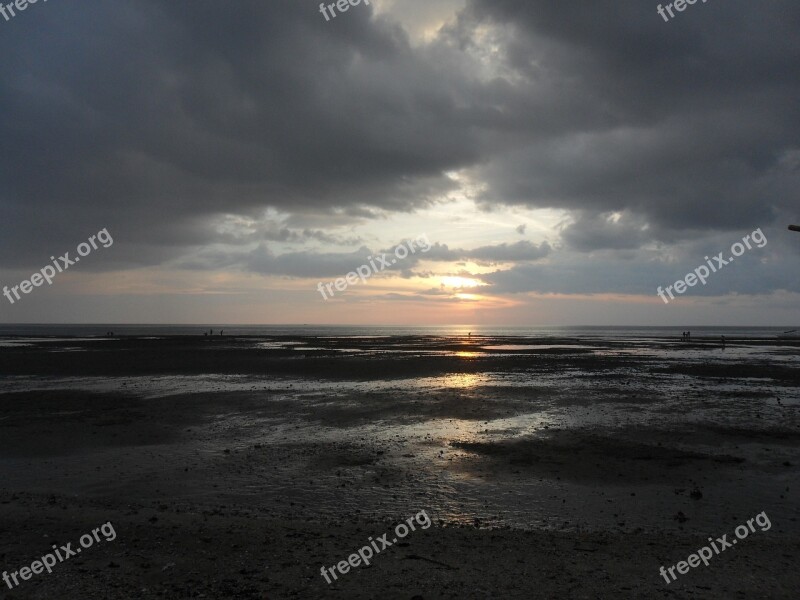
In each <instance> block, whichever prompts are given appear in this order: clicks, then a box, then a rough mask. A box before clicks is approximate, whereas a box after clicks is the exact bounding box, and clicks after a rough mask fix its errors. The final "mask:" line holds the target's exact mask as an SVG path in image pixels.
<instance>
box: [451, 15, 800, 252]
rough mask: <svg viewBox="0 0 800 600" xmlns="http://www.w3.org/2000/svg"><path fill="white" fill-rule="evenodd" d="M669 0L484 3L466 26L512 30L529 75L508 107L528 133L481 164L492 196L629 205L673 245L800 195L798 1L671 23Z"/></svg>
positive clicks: (507, 53)
mask: <svg viewBox="0 0 800 600" xmlns="http://www.w3.org/2000/svg"><path fill="white" fill-rule="evenodd" d="M656 4H657V3H655V2H632V1H623V2H620V1H619V0H598V1H594V2H586V3H581V4H580V5H579V6H577V5H576V4H575V3H567V2H550V1H549V0H532V1H530V0H525V1H522V0H474V1H473V2H472V4H471V10H470V11H469V13H468V16H464V17H462V20H461V23H460V25H459V29H458V31H457V33H454V34H453V35H458V36H460V37H463V36H465V35H468V32H470V31H472V30H474V27H475V24H476V23H491V24H503V25H506V26H507V27H508V31H509V34H508V37H507V38H506V43H505V45H504V46H502V52H503V59H504V62H505V64H506V66H507V68H508V69H509V70H511V71H512V72H514V73H515V74H516V75H518V76H522V77H523V82H522V83H518V84H517V85H516V86H514V87H510V86H509V87H508V89H507V93H505V94H502V96H498V103H499V105H500V106H502V107H503V108H504V109H505V110H504V114H506V115H509V117H508V118H509V120H514V121H516V122H515V123H514V124H515V126H516V127H518V128H525V129H527V131H528V132H529V136H528V138H527V139H521V140H520V141H519V143H518V145H517V146H516V147H515V148H513V149H510V150H508V151H506V152H503V153H501V154H500V155H499V156H495V157H493V158H492V160H491V161H490V162H489V164H487V165H486V166H485V167H484V168H483V169H481V170H480V171H479V176H481V177H483V178H486V179H487V180H488V183H489V186H488V190H487V192H486V194H485V195H484V201H485V202H487V203H519V204H526V205H529V206H534V207H557V208H569V209H582V210H585V211H588V213H595V214H597V213H605V212H611V211H623V210H627V211H630V212H631V213H632V214H633V215H635V216H638V217H639V218H641V219H646V220H647V221H649V222H650V224H651V225H652V229H651V231H650V237H651V239H653V238H655V239H662V240H666V241H672V240H676V239H681V238H682V237H686V232H685V231H684V230H686V229H691V230H693V233H694V232H695V231H696V230H702V229H708V230H714V229H716V230H724V229H731V228H736V227H747V226H756V224H760V223H767V222H771V221H773V220H774V219H775V217H776V216H777V215H778V214H782V213H783V212H784V211H785V210H786V209H788V208H789V207H791V206H794V205H796V198H795V194H796V190H797V187H798V184H800V172H798V169H797V168H796V166H793V167H792V166H788V165H787V164H786V160H785V158H786V156H787V155H792V153H793V152H794V153H796V151H797V145H798V137H799V134H800V113H798V111H797V109H796V98H797V97H798V94H799V93H800V79H798V77H797V72H798V68H799V67H800V38H798V36H797V35H795V33H794V32H795V31H796V28H797V26H798V25H799V24H800V5H798V4H797V3H796V2H791V1H789V0H785V1H776V2H770V3H756V2H752V1H747V0H731V1H726V2H724V3H722V2H710V3H707V4H704V5H699V4H698V5H695V6H693V7H689V10H686V11H685V12H683V13H678V16H677V18H676V19H674V20H673V21H671V22H669V23H665V22H663V20H662V19H661V18H660V17H659V16H658V15H657V13H656ZM526 106H527V110H523V109H524V108H525V107H526ZM526 113H527V114H526ZM523 115H525V117H526V118H523ZM588 213H587V214H588ZM581 226H582V224H579V225H577V226H576V228H575V229H573V230H572V232H573V233H575V234H577V233H578V231H577V229H579V228H580V227H581ZM639 238H640V239H639V242H640V243H643V242H645V241H646V240H647V239H648V236H639ZM627 239H628V240H630V239H631V238H627ZM579 240H580V241H579ZM570 241H571V242H579V243H577V244H576V247H579V248H581V249H585V250H588V249H591V248H592V244H591V243H589V242H588V241H587V239H586V238H583V239H581V238H579V237H578V236H577V235H573V236H571V238H570ZM595 241H596V242H597V243H598V244H599V245H600V247H606V246H607V245H608V242H609V240H608V239H607V237H605V236H602V235H601V236H596V237H595Z"/></svg>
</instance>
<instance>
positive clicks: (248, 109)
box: [0, 0, 480, 264]
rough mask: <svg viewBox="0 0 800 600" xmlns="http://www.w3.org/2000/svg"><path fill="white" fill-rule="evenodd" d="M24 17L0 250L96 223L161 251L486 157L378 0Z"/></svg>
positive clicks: (59, 7)
mask: <svg viewBox="0 0 800 600" xmlns="http://www.w3.org/2000/svg"><path fill="white" fill-rule="evenodd" d="M23 16H24V18H19V19H16V20H15V21H14V22H13V23H4V24H3V32H2V33H3V36H2V38H0V49H2V54H3V57H4V60H3V61H2V63H1V64H0V76H1V77H2V83H1V84H0V86H2V87H0V94H2V99H3V111H4V118H3V121H2V125H0V136H2V140H3V142H2V143H3V144H4V146H5V148H6V149H7V151H6V152H5V153H4V155H5V157H6V159H5V160H4V161H3V163H4V164H3V166H2V169H3V172H2V174H3V185H2V188H0V219H2V221H3V222H4V223H8V222H10V221H11V220H12V219H13V221H14V222H15V224H16V227H15V228H14V230H13V231H10V232H8V235H5V236H3V237H2V241H0V252H1V254H2V257H3V260H4V262H5V263H6V264H15V263H20V262H28V261H30V260H34V259H33V256H32V255H35V256H36V257H38V256H39V255H40V254H41V238H42V237H43V235H44V234H46V235H47V239H48V240H50V241H51V242H53V244H54V246H57V247H58V248H60V247H61V246H63V245H65V244H66V245H68V246H71V245H72V244H73V240H74V239H76V238H77V239H80V238H81V237H83V233H84V229H85V228H87V227H88V229H90V230H93V231H96V229H97V228H98V227H102V226H106V227H109V229H112V230H114V231H115V232H116V233H117V235H118V236H119V237H120V239H121V240H124V242H125V243H126V244H128V243H140V244H145V245H149V246H152V247H153V249H154V250H153V251H152V252H153V254H154V255H156V256H159V255H163V256H164V257H166V256H169V255H171V254H173V253H174V252H175V251H176V249H178V248H180V247H182V246H192V245H196V244H203V243H204V242H208V241H209V237H208V236H209V231H208V228H207V227H205V226H203V224H202V219H203V218H207V219H209V220H210V219H211V218H213V217H216V216H217V215H221V214H230V213H237V214H243V215H251V216H252V215H256V214H259V213H260V212H261V211H262V210H263V208H265V207H267V206H272V207H277V208H279V209H282V210H285V211H293V210H305V211H311V212H314V211H316V212H324V211H330V210H332V209H334V208H336V207H344V209H345V210H348V211H350V213H351V214H353V215H355V214H360V215H361V216H370V215H371V212H370V208H369V207H370V206H373V207H377V208H379V209H381V210H384V211H385V210H390V211H408V210H411V209H413V208H414V207H418V206H424V205H425V204H427V203H428V202H430V199H431V197H432V196H433V195H435V194H439V193H441V192H442V191H445V190H447V189H448V188H450V187H452V183H451V182H450V181H449V180H448V179H446V178H444V177H442V175H441V173H442V171H443V170H446V169H450V168H455V167H459V166H461V165H463V164H469V163H471V162H473V161H474V160H476V159H477V158H478V156H479V148H480V144H479V143H478V140H477V139H476V138H475V135H474V132H473V130H472V129H471V128H470V126H469V123H464V121H463V118H461V117H459V114H460V110H459V108H458V106H457V103H458V102H460V101H461V100H460V98H459V96H460V93H459V90H458V86H457V84H456V83H448V81H447V78H445V77H442V76H441V73H440V72H439V68H438V67H437V66H436V65H435V64H433V63H431V62H429V61H426V60H424V57H422V56H419V55H417V54H416V53H414V52H413V51H412V50H411V49H410V47H409V44H408V42H407V39H406V37H405V35H404V33H403V31H402V30H401V29H400V28H398V27H396V26H393V25H391V24H388V23H385V22H383V21H380V20H372V21H371V20H370V19H371V16H372V9H371V8H370V7H367V6H364V7H362V10H359V11H352V12H351V13H350V14H348V15H347V16H348V18H347V19H341V20H340V22H337V23H336V24H335V25H334V24H333V23H326V22H325V21H324V19H323V18H321V16H320V15H319V13H318V12H317V5H316V4H314V3H309V2H295V1H288V0H285V1H277V2H258V1H255V0H251V1H241V2H237V3H236V4H235V5H233V4H231V5H227V4H226V5H223V4H220V3H219V2H211V1H208V0H199V1H195V2H192V3H190V4H185V3H172V2H155V1H148V0H143V1H139V2H125V1H123V0H112V1H110V2H104V3H102V4H100V5H96V6H95V5H92V6H88V5H84V4H79V5H74V4H71V5H67V4H63V3H62V4H59V3H51V4H48V5H46V6H45V5H42V6H40V7H38V10H37V11H35V12H34V11H28V13H26V14H25V15H23ZM189 221H190V222H191V223H190V224H191V226H187V222H189ZM212 241H213V240H212ZM56 249H57V248H56Z"/></svg>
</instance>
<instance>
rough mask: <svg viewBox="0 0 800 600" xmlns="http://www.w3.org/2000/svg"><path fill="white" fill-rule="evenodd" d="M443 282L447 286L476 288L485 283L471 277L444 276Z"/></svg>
mask: <svg viewBox="0 0 800 600" xmlns="http://www.w3.org/2000/svg"><path fill="white" fill-rule="evenodd" d="M441 282H442V285H443V286H445V287H449V288H456V289H462V288H475V287H479V286H481V285H485V284H484V283H482V282H480V281H478V280H477V279H470V278H469V277H442V278H441Z"/></svg>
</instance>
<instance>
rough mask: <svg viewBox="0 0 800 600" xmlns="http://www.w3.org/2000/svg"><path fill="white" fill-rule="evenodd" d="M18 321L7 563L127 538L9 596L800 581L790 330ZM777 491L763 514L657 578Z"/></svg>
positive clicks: (343, 594) (762, 590) (1, 510)
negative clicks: (177, 332)
mask: <svg viewBox="0 0 800 600" xmlns="http://www.w3.org/2000/svg"><path fill="white" fill-rule="evenodd" d="M24 343H26V342H25V340H21V339H16V340H15V339H8V340H5V342H4V344H3V347H2V348H0V375H2V382H1V383H0V468H1V469H2V471H0V473H2V481H1V482H0V530H2V531H3V532H4V533H3V535H2V546H0V563H2V564H1V565H0V566H1V567H2V569H3V570H9V571H13V570H17V569H18V568H20V567H22V566H25V565H26V564H30V562H31V561H33V560H34V559H36V558H37V557H39V556H41V555H42V554H43V553H45V552H46V551H47V549H48V548H49V547H50V541H49V540H50V539H59V540H63V541H64V542H66V541H70V540H76V539H77V538H78V537H80V535H82V534H83V533H86V532H87V531H90V530H91V529H92V528H94V527H98V526H100V525H101V524H102V523H105V522H107V521H112V522H113V523H114V525H115V527H116V530H117V534H118V537H117V539H116V540H115V541H113V542H109V543H108V544H102V545H98V546H97V547H95V548H92V549H91V550H86V554H83V555H81V557H80V560H78V559H71V560H70V561H67V562H65V563H63V564H61V565H59V566H58V567H57V568H56V570H55V571H54V573H53V574H50V575H47V574H43V575H37V576H35V577H34V578H33V579H32V580H31V581H26V582H24V583H23V585H22V586H20V587H18V588H15V589H14V590H13V591H8V590H5V591H8V592H9V593H8V596H9V597H14V598H50V597H58V596H61V597H73V596H74V597H87V598H94V597H96V598H105V597H114V598H129V597H130V598H142V597H144V598H147V597H153V598H190V597H207V598H292V597H303V598H306V597H312V598H325V597H331V598H373V597H387V598H415V597H419V598H440V597H445V598H522V597H528V598H530V597H535V598H553V597H559V598H560V597H565V598H567V597H570V598H584V597H585V598H595V597H612V596H613V597H619V596H622V597H631V598H640V597H641V598H644V597H673V598H697V597H701V598H731V597H747V598H750V597H756V598H758V597H763V598H794V597H796V592H797V590H798V589H800V576H798V575H796V570H795V569H793V568H792V567H793V564H794V562H795V559H796V558H797V556H798V550H799V549H800V535H799V534H800V527H799V526H798V516H799V515H798V512H800V511H798V502H797V499H798V498H797V491H798V489H799V488H798V483H800V482H798V470H797V465H798V462H799V461H800V452H799V449H800V448H799V447H800V420H799V417H800V393H798V382H800V369H799V368H798V367H800V345H798V344H797V343H796V342H795V343H792V342H787V341H778V340H728V344H727V347H726V348H725V349H724V350H722V349H721V348H719V347H718V346H717V344H716V343H715V342H714V341H713V340H697V341H695V342H693V343H691V344H684V343H681V342H680V341H678V340H668V339H661V340H658V339H656V340H597V339H590V340H587V339H556V338H549V339H548V338H536V339H534V338H531V339H528V338H491V339H485V338H477V339H474V338H473V339H467V338H434V337H420V336H416V337H415V336H407V337H393V338H337V337H328V338H298V337H289V336H286V337H280V336H277V337H276V336H273V337H269V338H266V337H258V338H256V337H253V338H227V337H226V338H220V337H215V338H214V339H213V340H212V339H210V338H203V337H202V336H199V337H172V338H162V339H142V338H121V339H110V340H109V339H100V340H78V339H75V340H70V339H62V340H58V341H40V342H35V343H30V345H24ZM421 510H425V511H426V512H427V514H429V515H430V516H431V518H432V519H433V522H434V525H433V526H432V527H431V528H430V529H427V530H425V531H417V532H414V533H411V534H410V535H409V536H408V537H407V538H405V540H403V542H402V543H403V544H404V545H398V546H395V547H392V548H390V549H387V550H386V551H384V553H382V554H380V555H379V556H378V557H376V558H375V560H374V562H373V564H372V565H371V566H370V567H368V568H364V567H360V568H357V569H354V570H353V571H351V572H350V573H348V574H347V575H344V576H343V577H342V578H341V579H340V580H339V581H337V582H335V583H334V584H333V585H328V584H327V583H325V581H324V579H323V578H322V577H321V575H320V567H321V566H322V565H326V566H331V565H333V564H335V563H337V562H339V561H341V560H346V558H347V556H348V555H350V554H352V553H353V552H355V551H357V549H358V548H360V547H361V546H363V545H365V544H366V543H367V538H368V537H369V536H374V537H377V536H379V535H381V534H383V533H384V532H387V531H390V526H391V525H392V523H393V522H396V521H399V520H405V519H406V518H408V517H410V516H413V515H414V514H416V513H418V512H419V511H421ZM762 511H765V512H766V513H767V514H768V515H769V517H770V519H771V523H772V527H771V529H770V530H769V531H764V532H761V531H757V532H756V533H753V534H752V535H751V536H750V537H748V538H747V539H746V540H742V541H741V542H740V543H739V544H738V546H737V547H736V549H735V550H734V551H728V552H726V553H723V554H721V555H719V556H717V557H715V558H713V559H712V562H711V564H710V566H709V567H702V566H701V567H700V568H698V569H692V570H691V571H690V572H689V573H688V574H686V575H681V576H680V577H679V578H678V580H677V581H676V582H673V583H670V584H669V585H667V584H666V582H665V581H664V580H663V578H661V577H660V576H659V574H658V570H659V567H660V566H661V565H664V566H671V565H674V564H675V563H677V562H678V561H680V560H685V559H686V557H687V556H688V555H689V554H691V553H692V552H694V551H695V550H697V548H699V547H700V546H702V545H704V544H706V543H707V542H706V540H707V538H708V536H712V535H713V536H715V537H717V536H721V535H722V534H724V533H728V535H729V537H731V536H732V532H733V530H734V528H735V527H736V526H737V525H740V524H742V523H744V522H746V520H747V519H748V518H752V517H754V516H755V515H756V514H758V513H760V512H762ZM44 536H48V537H44ZM405 544H407V545H405ZM81 561H83V562H81Z"/></svg>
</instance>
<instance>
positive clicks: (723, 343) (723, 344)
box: [722, 335, 725, 349]
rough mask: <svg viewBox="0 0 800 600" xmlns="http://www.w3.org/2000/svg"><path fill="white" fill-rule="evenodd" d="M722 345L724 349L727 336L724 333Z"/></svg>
mask: <svg viewBox="0 0 800 600" xmlns="http://www.w3.org/2000/svg"><path fill="white" fill-rule="evenodd" d="M722 347H723V349H724V348H725V336H724V335H723V336H722Z"/></svg>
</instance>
